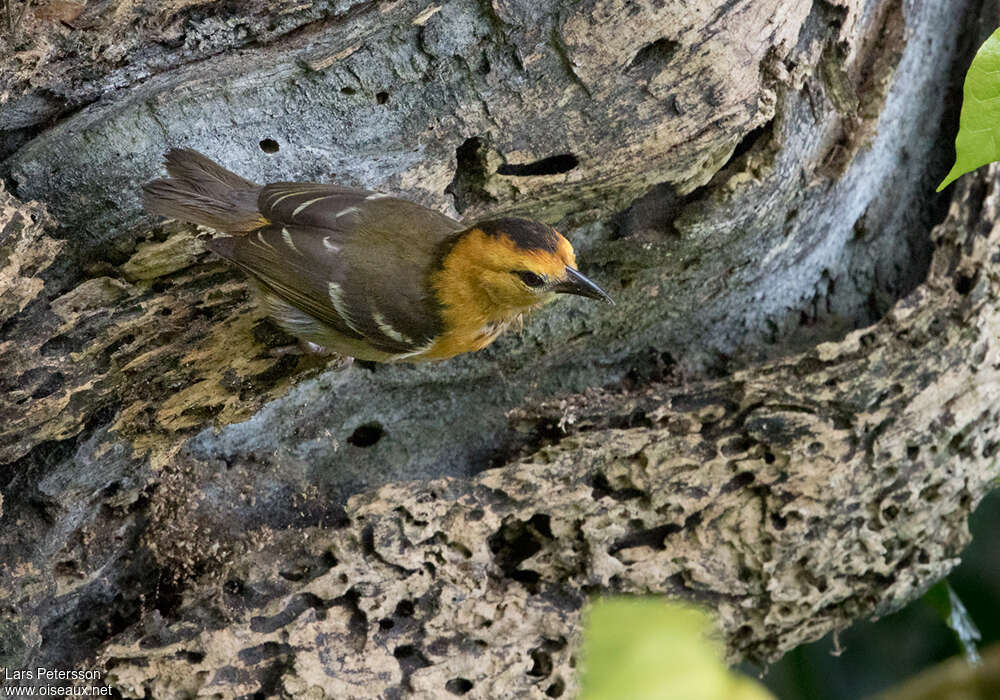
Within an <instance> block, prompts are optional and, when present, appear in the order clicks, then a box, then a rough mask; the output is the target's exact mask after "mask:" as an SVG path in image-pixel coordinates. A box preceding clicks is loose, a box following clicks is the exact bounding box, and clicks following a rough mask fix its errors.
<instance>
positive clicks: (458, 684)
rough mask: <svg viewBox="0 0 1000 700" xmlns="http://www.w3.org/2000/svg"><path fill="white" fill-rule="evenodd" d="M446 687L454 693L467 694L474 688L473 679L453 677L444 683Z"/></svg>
mask: <svg viewBox="0 0 1000 700" xmlns="http://www.w3.org/2000/svg"><path fill="white" fill-rule="evenodd" d="M444 689H445V690H447V691H448V692H449V693H451V694H452V695H465V694H466V693H468V692H469V691H470V690H472V681H470V680H469V679H467V678H452V679H451V680H450V681H448V682H447V683H445V684H444Z"/></svg>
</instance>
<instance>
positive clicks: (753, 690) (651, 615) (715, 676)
mask: <svg viewBox="0 0 1000 700" xmlns="http://www.w3.org/2000/svg"><path fill="white" fill-rule="evenodd" d="M711 630H712V622H711V619H710V618H709V617H708V615H707V614H705V613H704V612H702V611H701V610H698V609H696V608H693V607H690V606H687V605H682V604H680V603H673V602H667V601H665V600H662V599H657V598H607V599H602V600H599V601H597V602H595V603H594V604H593V605H592V606H591V608H590V610H589V611H588V613H587V624H586V628H585V631H584V640H583V666H584V670H583V677H582V679H581V684H582V692H581V694H580V698H581V700H623V698H627V699H628V700H768V699H769V698H773V696H772V695H771V694H770V693H768V692H767V691H766V690H765V689H764V688H763V686H761V685H760V684H759V683H757V682H755V681H753V680H751V679H749V678H747V677H745V676H741V675H739V674H736V673H733V672H732V671H730V670H729V669H728V668H727V667H726V665H725V664H724V663H723V662H722V649H721V647H720V646H719V645H718V644H717V643H715V642H713V641H710V640H709V638H708V637H707V636H706V635H708V634H709V633H710V631H711Z"/></svg>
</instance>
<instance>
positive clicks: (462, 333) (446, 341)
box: [414, 321, 509, 360]
mask: <svg viewBox="0 0 1000 700" xmlns="http://www.w3.org/2000/svg"><path fill="white" fill-rule="evenodd" d="M508 325H509V322H508V321H496V322H492V323H487V324H485V325H483V326H475V327H472V328H457V329H454V330H451V331H448V332H446V333H444V334H443V335H442V336H441V337H440V338H438V340H437V342H435V343H434V345H432V346H431V347H430V349H428V350H427V352H426V353H424V354H422V355H420V356H419V358H414V359H421V360H446V359H448V358H449V357H454V356H455V355H461V354H462V353H464V352H475V351H476V350H482V349H483V348H485V347H486V346H487V345H489V344H490V343H492V342H493V341H494V340H496V339H497V337H498V336H499V335H500V334H501V333H503V332H504V331H505V330H506V329H507V326H508Z"/></svg>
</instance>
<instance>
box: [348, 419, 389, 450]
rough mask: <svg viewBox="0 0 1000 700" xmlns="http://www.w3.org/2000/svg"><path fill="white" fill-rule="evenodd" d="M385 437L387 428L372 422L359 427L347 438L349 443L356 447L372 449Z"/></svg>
mask: <svg viewBox="0 0 1000 700" xmlns="http://www.w3.org/2000/svg"><path fill="white" fill-rule="evenodd" d="M383 437H385V428H383V427H382V425H381V424H380V423H377V422H372V423H365V424H364V425H359V426H358V427H357V428H355V429H354V432H353V433H351V436H350V437H349V438H347V442H348V443H349V444H351V445H354V446H355V447H371V446H372V445H374V444H375V443H377V442H378V441H379V440H381V439H382V438H383Z"/></svg>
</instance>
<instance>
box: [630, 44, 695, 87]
mask: <svg viewBox="0 0 1000 700" xmlns="http://www.w3.org/2000/svg"><path fill="white" fill-rule="evenodd" d="M680 47H681V45H680V44H679V43H678V42H676V41H673V40H671V39H668V38H666V37H661V38H660V39H657V40H656V41H653V42H650V43H649V44H646V45H645V46H643V47H642V48H641V49H639V51H638V52H636V54H635V57H634V58H633V59H632V62H631V63H629V65H628V68H626V69H625V72H626V73H639V74H641V75H642V76H643V77H645V78H649V77H652V76H653V75H655V74H656V73H659V72H660V71H661V70H663V69H664V68H665V67H666V65H667V64H668V63H670V61H671V60H672V59H673V57H674V56H675V55H676V54H677V50H678V49H679V48H680Z"/></svg>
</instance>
